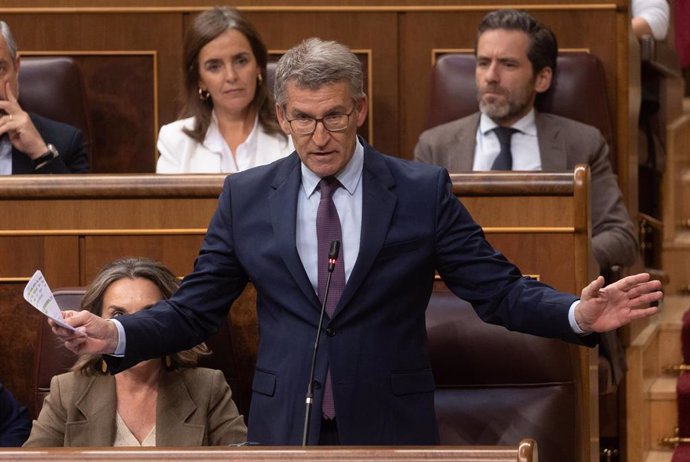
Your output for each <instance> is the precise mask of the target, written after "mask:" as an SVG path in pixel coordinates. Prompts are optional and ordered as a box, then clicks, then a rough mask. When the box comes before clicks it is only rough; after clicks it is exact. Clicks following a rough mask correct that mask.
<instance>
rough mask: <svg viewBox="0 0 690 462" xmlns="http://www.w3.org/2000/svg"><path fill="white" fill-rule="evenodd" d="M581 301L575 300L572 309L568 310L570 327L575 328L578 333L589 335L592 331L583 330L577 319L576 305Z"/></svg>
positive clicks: (574, 330)
mask: <svg viewBox="0 0 690 462" xmlns="http://www.w3.org/2000/svg"><path fill="white" fill-rule="evenodd" d="M578 303H580V300H575V301H574V302H573V304H572V305H570V309H569V310H568V321H569V322H570V327H571V328H572V329H573V332H575V333H576V334H577V335H589V334H591V332H589V331H586V330H583V329H582V328H581V327H580V325H579V324H578V323H577V321H576V320H575V307H576V306H577V305H578Z"/></svg>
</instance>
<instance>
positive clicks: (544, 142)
mask: <svg viewBox="0 0 690 462" xmlns="http://www.w3.org/2000/svg"><path fill="white" fill-rule="evenodd" d="M535 117H536V119H535V121H536V125H537V140H538V142H539V156H540V157H541V169H542V170H543V171H545V172H557V171H565V170H567V159H566V152H565V145H564V144H563V140H562V138H561V136H560V130H561V129H560V127H559V126H557V125H555V124H552V123H549V119H548V118H546V117H544V116H542V115H541V114H540V113H538V112H537V113H536V115H535Z"/></svg>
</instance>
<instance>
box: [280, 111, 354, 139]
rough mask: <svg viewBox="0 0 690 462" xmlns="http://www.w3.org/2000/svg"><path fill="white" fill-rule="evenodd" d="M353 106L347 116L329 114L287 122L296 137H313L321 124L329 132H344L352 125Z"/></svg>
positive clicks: (302, 117)
mask: <svg viewBox="0 0 690 462" xmlns="http://www.w3.org/2000/svg"><path fill="white" fill-rule="evenodd" d="M355 107H356V106H353V107H352V109H351V110H350V112H348V113H347V114H328V115H327V116H326V117H322V118H320V119H315V118H313V117H308V116H300V117H297V118H295V119H292V120H288V121H287V122H288V123H289V124H290V128H291V129H292V132H293V133H294V134H295V135H311V134H312V133H314V132H315V131H316V124H318V123H319V122H321V123H322V124H323V128H325V129H326V130H328V131H329V132H342V131H345V130H347V126H348V125H349V123H350V116H351V115H352V113H353V112H354V111H355Z"/></svg>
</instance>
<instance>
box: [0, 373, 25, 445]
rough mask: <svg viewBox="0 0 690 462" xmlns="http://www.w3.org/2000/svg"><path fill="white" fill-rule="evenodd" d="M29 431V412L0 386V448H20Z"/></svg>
mask: <svg viewBox="0 0 690 462" xmlns="http://www.w3.org/2000/svg"><path fill="white" fill-rule="evenodd" d="M30 431H31V418H30V417H29V411H27V410H26V407H24V406H22V405H20V404H19V403H18V402H17V400H16V399H15V398H14V396H12V394H11V393H10V392H9V391H8V390H7V389H6V388H4V387H3V386H2V384H0V447H17V446H21V445H22V444H23V443H24V441H26V439H27V438H28V437H29V432H30Z"/></svg>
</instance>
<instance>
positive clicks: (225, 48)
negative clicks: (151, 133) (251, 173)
mask: <svg viewBox="0 0 690 462" xmlns="http://www.w3.org/2000/svg"><path fill="white" fill-rule="evenodd" d="M267 60H268V52H267V51H266V46H265V45H264V44H263V42H262V41H261V38H260V37H259V34H258V32H257V31H256V29H254V27H253V26H252V25H251V24H250V23H249V22H248V21H247V20H246V19H245V18H244V17H242V15H240V13H239V12H238V11H237V10H235V9H233V8H229V7H219V8H212V9H210V10H207V11H205V12H203V13H201V14H200V15H199V16H197V17H196V18H195V19H194V21H193V22H192V25H191V27H190V29H189V31H187V35H186V36H185V44H184V74H185V91H184V94H183V100H184V107H183V109H182V112H181V114H182V117H183V118H182V119H181V120H177V121H175V122H173V123H171V124H168V125H164V126H163V127H161V130H160V132H159V134H158V152H159V154H160V156H159V158H158V164H157V166H156V172H157V173H232V172H238V171H241V170H246V169H248V168H251V167H255V166H257V165H263V164H268V163H270V162H273V161H274V160H277V159H279V158H281V157H285V156H287V155H288V154H290V153H291V152H292V151H293V149H294V148H293V145H292V141H291V140H290V139H289V138H288V137H287V136H286V135H285V134H284V133H283V132H282V130H281V129H280V126H279V125H278V122H277V120H276V117H275V110H274V106H273V103H272V101H271V98H270V96H269V92H268V90H267V88H266V63H267Z"/></svg>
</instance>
